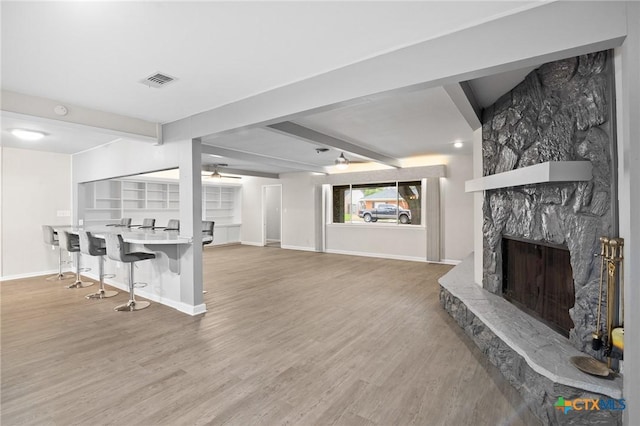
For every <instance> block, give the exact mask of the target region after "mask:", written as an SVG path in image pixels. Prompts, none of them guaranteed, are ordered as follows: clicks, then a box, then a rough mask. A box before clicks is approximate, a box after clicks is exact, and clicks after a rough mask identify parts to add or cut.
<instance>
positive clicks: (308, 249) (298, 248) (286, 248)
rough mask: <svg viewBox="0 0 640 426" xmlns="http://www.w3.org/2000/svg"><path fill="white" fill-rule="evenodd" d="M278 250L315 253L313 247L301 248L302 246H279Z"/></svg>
mask: <svg viewBox="0 0 640 426" xmlns="http://www.w3.org/2000/svg"><path fill="white" fill-rule="evenodd" d="M280 248H283V249H285V250H300V251H312V252H315V251H316V249H314V248H313V247H303V246H283V245H280Z"/></svg>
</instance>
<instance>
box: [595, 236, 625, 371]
mask: <svg viewBox="0 0 640 426" xmlns="http://www.w3.org/2000/svg"><path fill="white" fill-rule="evenodd" d="M623 251H624V239H622V238H607V237H601V238H600V255H599V256H600V258H601V263H600V286H599V294H598V314H597V319H596V331H595V332H594V333H593V340H592V342H591V347H592V349H593V350H595V351H598V350H600V349H602V347H603V342H604V340H603V330H602V328H601V317H602V303H603V293H602V287H603V286H604V281H605V279H606V283H607V297H606V304H607V316H606V324H605V328H606V344H605V345H604V356H606V357H607V368H608V369H611V368H612V360H613V359H619V360H622V359H623V352H624V270H623V268H624V255H623ZM596 256H598V255H596ZM605 274H606V276H605ZM618 310H620V315H621V316H620V318H621V320H620V321H619V322H618V321H617V315H616V314H617V313H618ZM615 323H618V324H619V325H615Z"/></svg>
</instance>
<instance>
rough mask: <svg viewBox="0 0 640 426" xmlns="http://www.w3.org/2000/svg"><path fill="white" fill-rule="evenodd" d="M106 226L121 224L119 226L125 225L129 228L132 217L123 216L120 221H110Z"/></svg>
mask: <svg viewBox="0 0 640 426" xmlns="http://www.w3.org/2000/svg"><path fill="white" fill-rule="evenodd" d="M105 226H119V227H124V228H128V227H130V226H131V218H130V217H123V218H122V219H120V223H110V224H108V225H105Z"/></svg>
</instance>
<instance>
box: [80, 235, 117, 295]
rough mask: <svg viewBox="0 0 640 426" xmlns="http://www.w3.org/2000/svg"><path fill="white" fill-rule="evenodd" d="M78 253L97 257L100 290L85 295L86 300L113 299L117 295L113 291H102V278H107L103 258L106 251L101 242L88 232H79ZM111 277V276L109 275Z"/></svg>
mask: <svg viewBox="0 0 640 426" xmlns="http://www.w3.org/2000/svg"><path fill="white" fill-rule="evenodd" d="M80 252H81V253H83V254H86V255H89V256H98V265H99V271H100V272H99V274H100V275H99V276H100V288H99V289H98V291H97V292H95V293H91V294H87V295H86V296H85V297H86V298H87V299H104V298H107V297H113V296H115V295H116V294H118V292H117V291H115V290H105V289H104V278H105V277H106V276H107V275H105V274H104V257H105V256H106V254H107V249H106V248H105V247H103V246H102V240H101V239H100V238H96V237H94V236H93V235H91V232H89V231H81V232H80ZM111 277H113V275H111Z"/></svg>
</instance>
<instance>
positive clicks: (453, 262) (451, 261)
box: [433, 259, 462, 266]
mask: <svg viewBox="0 0 640 426" xmlns="http://www.w3.org/2000/svg"><path fill="white" fill-rule="evenodd" d="M460 262H462V261H461V260H456V259H442V260H441V261H440V262H433V263H442V264H444V265H454V266H455V265H458V264H459V263H460Z"/></svg>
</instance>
